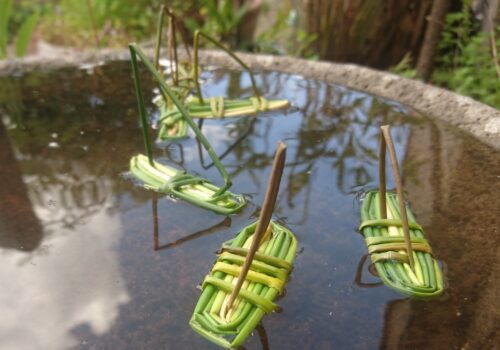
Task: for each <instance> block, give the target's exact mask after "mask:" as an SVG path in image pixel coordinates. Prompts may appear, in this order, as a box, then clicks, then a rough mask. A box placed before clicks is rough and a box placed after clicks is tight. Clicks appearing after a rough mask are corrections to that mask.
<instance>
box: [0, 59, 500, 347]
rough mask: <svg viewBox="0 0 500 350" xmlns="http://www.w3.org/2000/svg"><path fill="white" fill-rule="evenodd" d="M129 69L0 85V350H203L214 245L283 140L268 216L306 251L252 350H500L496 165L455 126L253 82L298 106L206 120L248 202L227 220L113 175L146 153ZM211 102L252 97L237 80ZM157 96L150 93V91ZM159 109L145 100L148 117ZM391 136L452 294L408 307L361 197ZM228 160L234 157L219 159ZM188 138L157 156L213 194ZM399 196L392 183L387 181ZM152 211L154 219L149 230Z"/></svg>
mask: <svg viewBox="0 0 500 350" xmlns="http://www.w3.org/2000/svg"><path fill="white" fill-rule="evenodd" d="M130 75H131V74H130V69H129V64H128V63H127V62H116V63H110V64H106V65H103V66H97V67H82V69H80V70H61V71H58V72H54V73H50V74H49V73H33V74H29V75H24V76H20V77H13V78H10V79H3V80H0V117H1V123H0V161H1V163H0V278H1V280H2V286H1V288H0V311H1V317H0V348H1V349H65V348H81V349H205V348H207V349H211V348H216V347H215V346H213V345H212V344H210V343H208V342H207V341H205V340H203V339H202V338H200V337H199V336H198V335H196V334H195V333H194V332H193V331H191V329H190V328H189V326H188V320H189V317H190V315H191V312H192V310H193V308H194V305H195V303H196V301H197V298H198V296H199V294H200V292H199V290H197V289H196V286H197V284H199V282H200V281H201V280H202V279H203V277H204V276H205V274H206V273H207V272H208V271H209V269H210V267H211V264H212V262H213V261H214V260H215V257H216V256H215V251H216V250H217V249H218V247H219V246H220V244H221V243H222V242H223V241H225V240H227V239H229V238H231V237H233V236H234V235H235V234H236V233H237V232H238V231H239V230H240V229H241V228H243V227H244V226H246V225H248V224H249V223H251V222H252V221H253V220H254V219H255V217H256V213H257V212H258V208H259V204H260V203H261V201H262V199H263V193H264V189H265V185H266V182H267V177H268V174H269V171H270V166H271V162H272V156H273V152H274V148H275V145H276V142H277V141H278V140H280V139H282V140H284V141H285V142H286V143H287V145H288V148H289V149H288V158H287V166H286V169H285V173H284V178H283V182H282V186H281V192H280V195H279V198H278V204H277V208H276V210H275V218H276V219H278V220H280V221H281V222H282V223H284V224H286V225H287V226H288V227H289V228H291V229H292V230H293V231H294V232H295V234H296V236H297V238H298V240H299V251H300V254H299V255H298V256H297V259H296V263H295V269H294V271H293V273H292V278H291V280H290V282H289V283H288V285H287V295H286V296H285V297H284V298H282V299H281V300H279V305H280V306H281V307H282V308H283V311H282V312H281V313H275V314H272V315H269V316H267V317H266V318H264V320H263V327H262V328H261V329H260V331H259V332H255V335H254V336H253V337H251V338H249V339H248V341H247V343H246V344H245V346H246V347H247V348H248V349H261V348H271V349H332V348H335V349H373V348H384V349H396V348H403V349H405V348H408V349H430V348H432V349H444V348H446V349H478V348H486V349H488V348H495V346H496V344H499V343H500V330H499V324H500V317H499V313H500V305H499V303H500V297H499V292H498V286H499V285H500V266H499V261H500V260H499V258H500V248H499V245H498V240H499V238H500V232H499V230H500V228H499V227H500V221H499V217H498V214H499V210H500V154H499V153H498V152H496V151H494V150H493V149H491V148H489V147H488V146H485V145H483V144H481V143H479V142H478V141H476V140H475V139H473V138H471V137H470V136H468V135H466V134H464V133H463V132H461V131H458V130H456V129H454V128H452V127H450V126H448V125H446V124H443V123H436V122H433V121H431V120H429V119H427V118H424V117H421V116H418V115H416V114H414V113H412V112H410V111H408V110H407V109H405V108H404V107H402V106H400V105H398V104H396V103H394V102H388V101H384V100H381V99H378V98H374V97H372V96H370V95H367V94H365V93H359V92H355V91H351V90H348V89H345V88H343V87H340V86H332V85H327V84H324V83H321V82H315V81H307V80H303V79H301V78H300V77H297V76H289V75H284V74H277V73H268V74H260V75H258V82H259V86H260V88H261V89H262V90H263V91H265V92H266V95H267V96H269V97H286V98H289V99H290V100H291V101H293V104H294V105H295V106H296V107H297V108H296V109H295V110H292V111H290V112H288V113H285V114H282V113H271V114H267V115H262V116H260V117H259V118H257V119H255V118H240V119H227V120H224V121H207V122H205V123H204V124H203V131H204V133H205V134H206V136H207V137H208V138H209V140H210V141H211V142H212V144H213V146H214V148H215V149H216V151H217V152H218V153H219V154H226V156H225V157H224V158H223V163H224V164H225V165H226V167H227V168H228V170H229V172H230V173H231V174H232V177H233V183H234V186H233V189H232V190H233V191H234V192H237V193H244V194H246V195H247V196H248V198H249V205H248V206H247V207H246V208H245V209H244V210H243V212H241V213H240V214H238V215H236V216H232V217H230V218H226V219H224V217H221V216H218V215H216V214H213V213H210V212H207V211H204V210H202V209H199V208H196V207H194V206H192V205H190V204H187V203H184V202H181V201H177V202H176V201H173V200H171V199H169V198H165V197H160V198H156V196H155V195H154V194H153V193H152V192H148V191H146V190H143V189H141V188H138V187H134V185H133V184H132V183H131V182H130V181H128V180H127V179H126V178H124V177H123V176H121V174H122V173H123V172H124V171H126V170H127V168H128V161H129V159H130V157H131V156H132V155H134V154H136V153H139V152H143V144H142V139H141V135H140V129H139V127H138V122H137V112H136V111H137V109H136V101H135V97H134V93H133V86H132V80H131V77H130ZM205 76H206V78H207V82H206V83H205V85H204V89H205V91H206V93H207V94H209V95H220V94H223V95H227V96H231V97H238V96H249V95H250V94H251V90H250V86H249V79H248V76H247V75H246V74H241V73H239V72H232V73H230V74H229V73H226V72H221V71H215V72H213V73H205ZM145 90H146V91H148V95H149V96H148V99H149V98H150V97H151V96H152V84H151V82H150V81H149V82H147V83H146V89H145ZM149 108H150V109H151V110H152V105H150V106H149ZM385 123H390V124H391V125H393V129H392V130H393V136H394V139H395V143H396V148H397V151H398V153H399V157H400V162H401V164H402V168H403V172H404V180H405V186H406V192H407V194H408V199H409V200H410V202H411V203H412V206H413V209H414V211H415V213H416V215H417V218H418V220H419V222H420V223H421V224H422V225H423V226H424V227H425V229H426V233H427V237H428V239H429V240H430V242H431V244H432V246H433V248H434V252H435V254H436V256H437V257H438V258H439V259H440V260H441V261H442V263H443V266H444V269H445V274H446V278H447V283H448V289H447V291H446V293H445V295H444V296H442V297H440V298H438V299H435V300H433V301H419V300H412V299H409V298H405V297H403V296H401V295H399V294H396V293H395V292H393V291H392V290H390V289H388V288H386V287H384V286H378V287H377V286H373V285H371V284H372V283H376V282H377V280H376V279H375V278H374V277H372V276H371V275H370V274H369V272H367V271H366V268H365V269H364V270H363V277H362V281H361V283H356V282H355V277H356V272H357V269H358V264H359V262H360V259H361V258H362V257H363V255H364V254H365V251H366V248H365V246H364V243H363V240H362V239H361V237H360V236H359V235H358V234H357V233H356V227H357V225H358V222H359V216H358V205H357V202H356V193H357V192H358V191H360V190H362V189H366V188H370V187H373V186H375V185H376V181H377V160H376V156H377V145H378V129H377V128H378V126H379V125H381V124H385ZM228 149H229V150H230V152H226V150H228ZM198 150H199V149H198V145H197V143H196V141H195V139H194V138H190V139H189V140H186V141H183V142H181V143H176V144H171V145H168V146H166V147H163V148H162V149H159V148H157V149H156V150H155V152H156V153H155V155H156V157H158V158H162V159H163V160H164V161H171V162H173V163H176V164H178V165H179V166H182V167H185V168H186V169H189V170H190V171H192V172H198V173H203V174H204V175H205V176H206V177H208V178H210V179H212V180H214V181H215V182H218V183H220V179H219V177H218V174H217V172H216V169H214V167H213V166H211V162H210V159H209V158H208V157H207V155H206V154H205V153H202V155H201V157H200V154H199V152H198ZM389 181H391V183H389V186H392V178H390V180H389ZM155 210H157V213H158V220H157V221H156V222H155V220H154V212H155Z"/></svg>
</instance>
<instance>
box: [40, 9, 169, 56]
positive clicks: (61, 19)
mask: <svg viewBox="0 0 500 350" xmlns="http://www.w3.org/2000/svg"><path fill="white" fill-rule="evenodd" d="M89 3H90V6H91V11H92V17H93V19H94V22H95V26H96V28H95V29H96V31H97V35H98V37H99V39H100V41H101V43H102V44H104V45H110V46H118V45H124V44H126V43H128V42H129V41H131V40H142V39H144V38H147V37H149V36H150V35H151V34H152V33H153V32H154V28H155V25H156V18H157V15H158V12H157V11H158V9H159V8H160V5H161V4H162V3H163V1H161V0H90V1H89ZM51 6H52V11H47V13H46V14H45V16H44V18H43V26H42V30H43V34H44V36H45V37H46V39H47V40H49V41H51V42H53V43H56V44H60V45H73V46H93V45H94V44H95V41H94V33H93V25H92V18H91V16H90V12H89V7H88V5H87V1H84V0H60V1H58V2H56V3H54V4H51ZM68 33H71V34H70V35H68Z"/></svg>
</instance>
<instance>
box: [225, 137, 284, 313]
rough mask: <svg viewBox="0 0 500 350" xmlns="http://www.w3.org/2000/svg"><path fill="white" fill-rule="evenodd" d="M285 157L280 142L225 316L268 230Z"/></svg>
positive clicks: (282, 145) (282, 144)
mask: <svg viewBox="0 0 500 350" xmlns="http://www.w3.org/2000/svg"><path fill="white" fill-rule="evenodd" d="M285 158H286V146H285V144H284V143H283V142H281V141H280V142H278V147H277V149H276V154H275V156H274V162H273V167H272V170H271V175H270V177H269V183H268V185H267V190H266V195H265V197H264V203H263V204H262V209H261V211H260V218H259V222H258V223H257V227H256V228H255V232H254V234H253V240H252V244H251V245H250V249H249V250H248V254H247V257H246V259H245V262H244V264H243V267H242V268H241V273H240V275H239V276H238V280H237V281H236V285H235V286H234V289H233V291H232V293H231V295H230V296H229V300H228V303H227V304H226V309H225V310H222V311H223V312H222V314H223V315H224V316H226V315H227V313H228V312H229V310H231V307H232V306H233V303H234V301H235V299H236V297H237V296H238V293H239V292H240V289H241V286H242V285H243V282H244V281H245V278H246V276H247V273H248V270H249V269H250V265H251V263H252V260H253V257H254V255H255V252H256V251H257V249H258V248H259V244H260V242H261V237H262V235H263V234H264V232H265V231H266V230H267V227H268V226H269V222H270V221H271V216H272V215H273V210H274V205H275V203H276V198H277V196H278V191H279V187H280V182H281V175H282V174H283V168H284V167H285Z"/></svg>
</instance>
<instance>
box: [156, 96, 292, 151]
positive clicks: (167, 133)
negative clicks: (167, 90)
mask: <svg viewBox="0 0 500 350" xmlns="http://www.w3.org/2000/svg"><path fill="white" fill-rule="evenodd" d="M185 104H186V106H187V109H188V111H189V115H190V116H191V117H192V118H199V119H221V118H229V117H241V116H244V115H252V114H257V113H261V112H267V111H271V110H276V109H282V108H286V107H288V106H289V103H288V100H267V99H265V98H264V97H250V98H248V99H225V98H223V97H210V98H208V99H205V102H204V103H202V102H200V100H199V99H198V98H196V97H193V96H190V97H189V98H188V99H187V100H186V101H185ZM161 108H162V109H161V115H160V120H159V125H160V131H159V132H158V140H161V141H165V140H178V139H182V138H185V137H187V123H186V121H185V120H184V118H183V117H182V114H181V113H180V112H179V111H178V110H177V109H176V108H170V109H167V108H166V107H165V104H164V103H163V104H162V106H161Z"/></svg>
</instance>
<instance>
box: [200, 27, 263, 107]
mask: <svg viewBox="0 0 500 350" xmlns="http://www.w3.org/2000/svg"><path fill="white" fill-rule="evenodd" d="M200 36H202V37H204V38H205V39H206V40H208V41H209V42H211V43H212V44H214V45H215V46H217V47H218V48H219V49H221V50H223V51H225V52H226V53H227V54H228V55H229V56H230V57H231V58H232V59H234V60H235V61H236V62H238V64H239V65H240V66H242V67H243V69H244V70H246V71H247V72H248V74H250V80H251V82H252V90H253V94H254V95H255V97H256V98H257V99H259V98H260V97H261V93H260V92H259V90H258V89H257V84H256V83H255V77H254V75H253V72H252V71H251V70H250V67H248V66H247V65H246V64H245V62H243V61H242V60H241V59H240V58H239V57H238V56H236V54H235V53H234V52H233V51H231V50H230V49H229V48H227V47H225V46H224V45H222V44H221V43H220V42H218V41H217V40H215V39H214V38H212V37H211V36H209V35H207V34H205V33H203V32H201V31H199V30H197V31H196V32H195V33H194V41H193V51H194V59H193V66H194V83H195V85H196V93H197V95H198V98H199V100H200V102H201V104H205V101H204V100H203V96H202V95H201V88H200V82H199V81H198V65H199V63H198V48H199V41H200Z"/></svg>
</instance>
